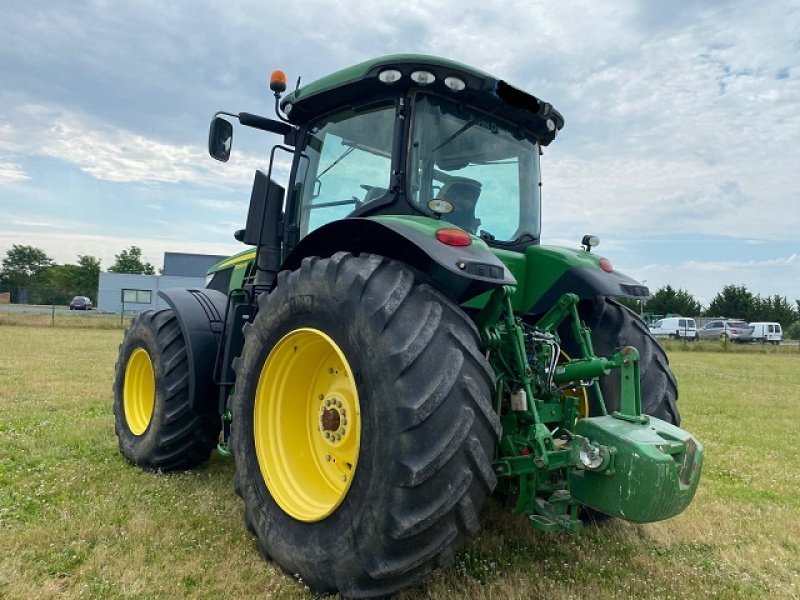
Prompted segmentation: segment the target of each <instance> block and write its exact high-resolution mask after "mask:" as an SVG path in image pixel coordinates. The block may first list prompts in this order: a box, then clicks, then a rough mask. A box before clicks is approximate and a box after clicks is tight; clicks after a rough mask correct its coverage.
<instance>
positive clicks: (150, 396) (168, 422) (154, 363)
mask: <svg viewBox="0 0 800 600" xmlns="http://www.w3.org/2000/svg"><path fill="white" fill-rule="evenodd" d="M114 419H115V427H114V428H115V430H116V433H117V437H118V438H119V449H120V452H122V454H123V456H125V458H127V459H128V460H130V461H131V462H133V463H135V464H137V465H139V466H140V467H143V468H145V469H161V470H164V471H169V470H175V469H188V468H190V467H194V466H196V465H198V464H200V463H203V462H205V461H207V460H208V458H209V456H210V454H211V450H212V448H214V446H215V445H216V443H217V437H218V436H219V429H220V421H219V419H218V418H215V417H213V416H208V415H196V414H194V413H193V412H192V410H191V405H190V399H189V364H188V362H187V356H186V342H185V340H184V339H183V333H182V332H181V328H180V325H179V324H178V320H177V318H176V316H175V313H174V312H173V311H172V310H170V309H166V310H148V311H145V312H142V313H140V314H139V315H138V316H137V317H136V318H135V319H134V321H133V323H132V324H131V326H130V328H129V329H128V330H127V331H126V332H125V337H124V339H123V340H122V344H121V345H120V347H119V358H118V360H117V364H116V368H115V379H114Z"/></svg>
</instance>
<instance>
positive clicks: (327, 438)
mask: <svg viewBox="0 0 800 600" xmlns="http://www.w3.org/2000/svg"><path fill="white" fill-rule="evenodd" d="M325 439H326V440H329V439H331V434H330V433H328V432H327V431H326V432H325Z"/></svg>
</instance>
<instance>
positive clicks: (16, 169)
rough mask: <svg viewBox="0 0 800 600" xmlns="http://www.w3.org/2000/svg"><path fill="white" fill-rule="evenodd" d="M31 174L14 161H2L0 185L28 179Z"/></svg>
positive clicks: (0, 163)
mask: <svg viewBox="0 0 800 600" xmlns="http://www.w3.org/2000/svg"><path fill="white" fill-rule="evenodd" d="M28 179H30V176H29V175H28V174H27V173H26V172H25V169H23V168H22V166H20V165H18V164H16V163H12V162H0V185H4V184H10V183H20V182H22V181H27V180H28Z"/></svg>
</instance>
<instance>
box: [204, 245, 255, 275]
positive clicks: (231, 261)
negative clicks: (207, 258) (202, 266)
mask: <svg viewBox="0 0 800 600" xmlns="http://www.w3.org/2000/svg"><path fill="white" fill-rule="evenodd" d="M255 258H256V251H255V248H248V249H247V250H242V251H241V252H239V253H238V254H234V255H233V256H231V257H230V258H226V259H225V260H222V261H220V262H218V263H217V264H215V265H214V266H212V267H211V268H210V269H209V270H208V273H206V274H207V275H212V274H214V273H216V272H217V271H221V270H222V269H225V268H227V267H230V266H238V265H242V264H243V265H246V264H247V263H249V262H252V261H254V260H255Z"/></svg>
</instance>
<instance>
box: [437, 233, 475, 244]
mask: <svg viewBox="0 0 800 600" xmlns="http://www.w3.org/2000/svg"><path fill="white" fill-rule="evenodd" d="M436 239H437V240H439V241H440V242H442V243H443V244H447V245H448V246H469V245H470V244H471V243H472V238H471V237H470V235H469V234H468V233H467V232H466V231H462V230H461V229H440V230H439V231H437V232H436Z"/></svg>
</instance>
